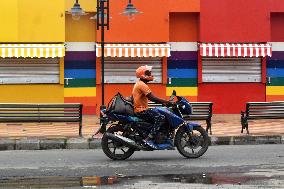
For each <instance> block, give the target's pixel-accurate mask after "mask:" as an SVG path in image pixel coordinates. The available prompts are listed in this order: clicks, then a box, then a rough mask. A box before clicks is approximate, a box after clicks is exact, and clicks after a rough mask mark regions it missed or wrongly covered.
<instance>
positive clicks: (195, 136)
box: [175, 127, 210, 158]
mask: <svg viewBox="0 0 284 189" xmlns="http://www.w3.org/2000/svg"><path fill="white" fill-rule="evenodd" d="M209 142H210V139H209V137H208V134H207V132H206V131H205V129H203V128H202V127H194V128H193V131H192V132H190V131H189V130H188V129H187V128H186V127H180V128H179V129H178V131H177V133H176V136H175V145H176V147H177V150H178V151H179V153H180V154H181V155H183V156H184V157H186V158H198V157H200V156H202V155H203V154H204V153H205V152H206V151H207V149H208V146H209Z"/></svg>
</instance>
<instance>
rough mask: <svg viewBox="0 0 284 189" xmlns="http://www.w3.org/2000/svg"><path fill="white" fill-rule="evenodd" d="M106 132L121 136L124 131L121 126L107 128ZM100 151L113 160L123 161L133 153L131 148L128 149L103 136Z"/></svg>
mask: <svg viewBox="0 0 284 189" xmlns="http://www.w3.org/2000/svg"><path fill="white" fill-rule="evenodd" d="M106 132H108V133H112V134H115V133H116V134H119V135H123V132H124V130H123V128H122V126H120V125H117V126H113V127H110V128H108V130H107V131H106ZM102 149H103V152H104V153H105V155H106V156H107V157H109V158H110V159H113V160H125V159H127V158H129V157H130V156H131V155H132V154H133V153H134V152H135V150H134V149H133V148H129V147H127V146H125V145H124V144H122V143H119V142H116V141H113V140H112V139H110V138H108V137H107V136H106V135H103V138H102Z"/></svg>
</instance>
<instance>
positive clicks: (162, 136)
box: [155, 132, 168, 144]
mask: <svg viewBox="0 0 284 189" xmlns="http://www.w3.org/2000/svg"><path fill="white" fill-rule="evenodd" d="M167 138H168V137H167V135H165V134H164V133H162V132H159V133H158V134H157V135H156V137H155V142H156V144H163V143H165V141H166V139H167Z"/></svg>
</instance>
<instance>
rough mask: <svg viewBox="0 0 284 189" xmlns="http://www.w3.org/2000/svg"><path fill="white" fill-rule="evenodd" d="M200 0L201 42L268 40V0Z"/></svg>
mask: <svg viewBox="0 0 284 189" xmlns="http://www.w3.org/2000/svg"><path fill="white" fill-rule="evenodd" d="M200 3H201V5H200V12H201V13H200V40H201V41H202V42H267V41H270V23H269V15H270V12H269V8H270V6H269V4H268V1H266V0H213V1H212V0H202V1H201V2H200ZM271 3H272V2H271ZM282 4H283V2H282Z"/></svg>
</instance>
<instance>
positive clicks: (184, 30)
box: [169, 13, 199, 42]
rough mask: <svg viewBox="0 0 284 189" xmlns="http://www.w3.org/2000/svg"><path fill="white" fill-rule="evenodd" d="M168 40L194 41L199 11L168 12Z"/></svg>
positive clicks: (196, 37)
mask: <svg viewBox="0 0 284 189" xmlns="http://www.w3.org/2000/svg"><path fill="white" fill-rule="evenodd" d="M169 29H170V41H171V42H179V41H180V42H185V41H186V42H196V41H198V33H199V13H170V28H169Z"/></svg>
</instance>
